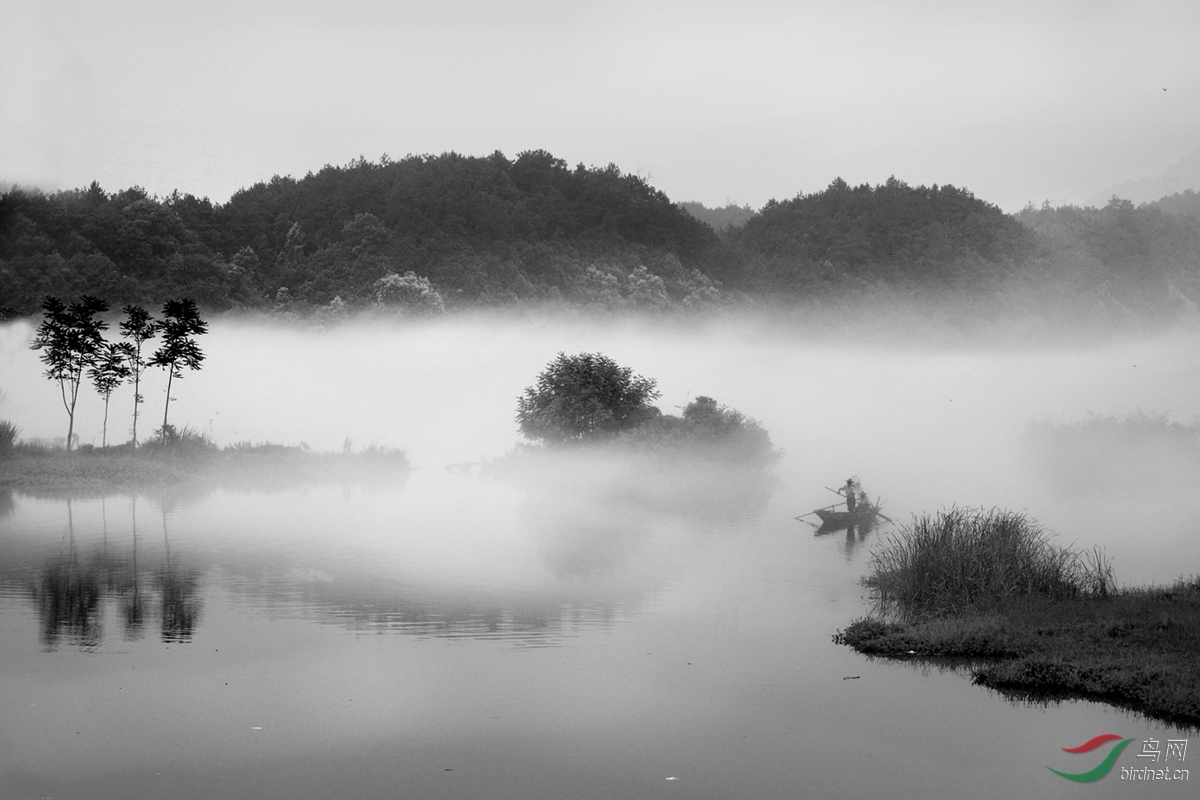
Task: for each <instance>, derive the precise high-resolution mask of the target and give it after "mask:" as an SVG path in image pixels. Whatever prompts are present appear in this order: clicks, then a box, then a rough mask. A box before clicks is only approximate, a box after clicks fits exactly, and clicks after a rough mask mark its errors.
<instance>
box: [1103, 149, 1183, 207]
mask: <svg viewBox="0 0 1200 800" xmlns="http://www.w3.org/2000/svg"><path fill="white" fill-rule="evenodd" d="M1189 189H1191V190H1193V191H1200V149H1196V150H1193V151H1192V152H1191V153H1189V154H1188V155H1186V156H1184V157H1183V158H1182V159H1180V160H1179V161H1176V162H1175V163H1174V164H1172V165H1170V166H1169V167H1167V168H1166V169H1164V170H1163V171H1162V174H1160V175H1150V176H1147V177H1145V178H1137V179H1135V180H1128V181H1125V182H1124V183H1119V184H1116V185H1114V186H1112V187H1111V188H1109V189H1106V190H1104V191H1103V192H1100V193H1099V194H1096V195H1093V196H1092V198H1091V199H1089V200H1088V201H1087V202H1086V203H1085V204H1084V205H1088V206H1095V207H1096V208H1102V207H1103V206H1104V205H1105V204H1106V203H1108V201H1109V200H1110V199H1111V198H1112V197H1114V196H1116V197H1119V198H1121V199H1122V200H1129V201H1130V202H1132V203H1135V204H1139V205H1140V204H1141V203H1153V202H1154V201H1156V200H1159V199H1160V198H1164V197H1167V196H1168V195H1173V194H1178V193H1180V192H1186V191H1187V190H1189Z"/></svg>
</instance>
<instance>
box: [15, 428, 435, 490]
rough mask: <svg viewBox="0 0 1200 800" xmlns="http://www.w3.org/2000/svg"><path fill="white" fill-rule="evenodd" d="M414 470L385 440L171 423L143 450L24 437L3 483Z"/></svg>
mask: <svg viewBox="0 0 1200 800" xmlns="http://www.w3.org/2000/svg"><path fill="white" fill-rule="evenodd" d="M411 469H412V466H411V464H410V463H409V461H408V457H407V455H406V453H405V451H404V450H402V449H399V448H393V447H386V446H383V445H375V444H373V445H371V446H370V447H367V448H365V449H364V450H362V451H361V452H359V453H345V452H340V453H314V452H312V451H311V450H310V449H309V448H308V446H307V445H305V444H303V443H301V444H300V445H296V446H292V445H281V444H273V443H270V442H263V443H252V442H248V441H243V442H237V443H235V444H232V445H229V446H227V447H224V448H221V447H218V446H217V444H216V443H215V442H213V440H212V439H211V437H209V436H208V435H207V434H205V433H203V432H202V431H200V430H198V429H196V428H193V427H190V426H185V427H183V428H180V429H176V428H174V427H173V426H168V428H167V431H166V434H165V435H164V433H163V431H162V430H159V431H156V432H155V433H154V435H153V436H152V438H151V439H150V440H148V441H146V442H144V443H143V444H142V445H141V446H140V447H138V448H137V449H134V448H133V447H132V446H131V445H129V444H124V445H117V446H111V447H97V448H81V449H80V450H78V451H74V452H70V453H68V452H66V451H65V450H63V449H62V448H55V447H50V446H44V445H39V444H37V443H33V444H29V443H25V442H19V443H18V444H17V446H16V448H15V449H14V452H13V455H12V457H10V458H6V459H3V460H0V487H4V486H7V487H14V488H20V489H23V490H27V491H30V490H31V491H45V492H50V493H59V494H61V493H70V492H72V491H83V492H97V491H103V490H106V489H112V488H122V489H127V488H135V487H149V486H162V485H172V484H174V485H180V484H187V485H192V486H195V487H197V488H204V487H215V486H226V485H229V486H236V487H239V488H244V487H250V488H254V487H267V488H281V487H285V486H291V485H296V484H297V483H303V482H307V481H325V480H343V479H347V480H353V481H355V482H373V481H388V480H393V479H394V478H395V477H396V476H397V474H398V473H405V472H407V471H409V470H411Z"/></svg>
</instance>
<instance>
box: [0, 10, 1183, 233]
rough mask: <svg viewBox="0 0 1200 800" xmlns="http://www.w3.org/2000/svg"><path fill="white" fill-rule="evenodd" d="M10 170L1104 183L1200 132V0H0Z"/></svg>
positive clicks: (983, 192)
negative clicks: (509, 164) (605, 171)
mask: <svg viewBox="0 0 1200 800" xmlns="http://www.w3.org/2000/svg"><path fill="white" fill-rule="evenodd" d="M0 19H3V23H2V24H0V76H2V80H0V181H7V182H14V181H15V182H20V183H37V184H39V185H42V186H45V187H47V188H70V187H80V186H86V185H87V184H89V183H90V182H91V181H93V180H97V181H99V182H100V184H101V186H103V187H104V188H105V189H106V190H109V191H115V190H118V189H123V188H126V187H129V186H133V185H139V186H142V187H144V188H145V189H147V190H148V191H150V192H151V193H154V194H159V195H164V194H168V193H170V192H171V191H172V190H173V189H179V190H180V191H181V192H190V193H192V194H196V195H200V196H207V197H209V198H211V199H212V200H214V201H216V202H224V201H226V200H227V199H228V198H229V196H230V195H231V194H232V193H233V192H235V191H237V190H238V189H239V188H242V187H246V186H250V185H252V184H254V183H255V182H257V181H260V180H266V179H269V178H270V177H271V176H272V175H275V174H280V175H294V176H296V177H300V176H303V175H304V174H305V173H306V172H308V171H310V170H311V171H316V170H319V169H320V168H321V167H322V165H324V164H345V163H346V162H348V161H349V160H351V159H353V158H356V157H358V156H359V155H362V156H365V157H366V158H368V159H369V160H372V161H375V160H378V159H379V157H380V156H381V155H382V154H383V153H387V154H389V155H390V156H392V157H393V158H400V157H402V156H404V155H407V154H410V153H413V154H421V153H441V152H445V151H449V150H455V151H457V152H460V153H464V154H468V155H486V154H488V153H491V152H493V151H495V150H500V151H502V152H504V153H505V154H506V155H509V156H515V155H516V154H517V153H519V152H520V151H522V150H529V149H537V148H541V149H545V150H549V151H550V152H552V153H554V154H555V155H556V156H558V157H560V158H562V159H564V160H566V161H567V162H568V163H569V164H571V165H572V166H573V165H575V164H577V163H581V162H582V163H584V164H587V165H596V166H603V165H605V164H608V163H610V162H612V163H615V164H617V165H618V166H619V167H620V168H621V169H623V170H625V171H627V172H637V173H639V174H641V175H642V176H644V177H646V178H648V179H649V180H650V181H651V183H653V184H654V185H655V186H657V187H658V188H660V189H662V190H663V191H665V192H666V193H667V194H668V195H669V196H670V197H671V198H672V199H674V200H699V201H701V202H704V203H705V204H707V205H710V206H711V205H723V204H725V203H726V202H736V203H738V204H747V203H748V204H750V205H752V206H754V207H756V208H757V207H759V206H761V205H762V204H763V203H764V202H765V201H767V200H768V199H770V198H777V199H784V198H789V197H792V196H794V195H796V194H797V193H798V192H812V191H817V190H820V189H822V188H824V187H825V186H827V185H828V184H829V182H830V181H831V180H832V179H833V178H835V177H837V176H841V177H843V178H844V179H846V180H847V181H849V182H850V183H853V184H857V183H862V182H868V183H872V184H874V183H879V182H882V181H883V180H886V179H887V177H888V176H889V175H893V174H894V175H895V176H896V177H898V178H900V179H902V180H905V181H907V182H908V183H910V184H914V185H915V184H931V183H939V184H944V183H952V184H954V185H957V186H963V187H966V188H968V189H970V190H972V191H973V192H974V193H975V194H976V196H978V197H981V198H983V199H985V200H988V201H991V202H994V203H996V204H998V205H1000V206H1001V207H1002V208H1004V209H1005V210H1008V211H1015V210H1017V209H1019V208H1020V207H1021V206H1022V205H1024V204H1025V203H1026V202H1027V201H1035V202H1038V203H1040V202H1041V201H1042V200H1045V199H1049V200H1051V201H1052V202H1055V203H1065V202H1075V203H1079V202H1083V201H1085V200H1087V199H1088V198H1091V197H1092V196H1094V195H1095V194H1096V193H1097V192H1100V191H1104V190H1105V189H1106V188H1107V187H1110V186H1112V185H1113V184H1114V183H1117V182H1120V181H1124V180H1128V179H1131V178H1139V177H1144V176H1147V175H1154V174H1158V173H1161V172H1162V170H1163V169H1164V167H1166V166H1168V165H1170V164H1172V163H1174V162H1176V161H1178V160H1179V159H1181V158H1182V157H1184V156H1185V155H1187V154H1189V153H1190V152H1192V151H1193V150H1196V149H1197V148H1200V2H1197V0H1169V1H1167V2H1154V1H1153V0H1149V1H1148V0H1136V2H1126V1H1121V2H1096V1H1095V0H1091V1H1089V2H1056V1H1055V0H1033V1H1031V2H1026V1H1025V0H1018V1H1017V2H1012V1H1011V0H1010V1H1009V2H995V1H994V0H993V1H992V2H987V3H972V2H966V0H951V1H950V2H941V1H940V0H917V2H912V1H911V0H906V1H904V2H899V1H898V0H891V1H889V2H846V1H843V2H823V3H809V2H795V1H793V2H767V1H766V0H739V2H736V3H735V2H729V3H717V2H705V0H687V1H686V2H675V1H674V0H671V1H670V2H605V0H591V2H586V3H584V2H569V1H568V0H545V1H544V0H517V1H515V2H504V1H503V0H458V1H456V0H433V1H431V2H421V3H412V2H383V1H382V0H379V1H377V0H339V1H338V2H316V1H315V0H287V1H286V2H284V1H283V0H262V1H259V0H235V1H231V0H205V2H196V0H191V1H190V2H177V1H176V0H135V1H134V2H120V3H118V2H106V1H105V0H87V1H86V2H84V1H81V2H55V1H54V0H37V2H26V0H0Z"/></svg>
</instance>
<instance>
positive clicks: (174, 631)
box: [157, 503, 200, 642]
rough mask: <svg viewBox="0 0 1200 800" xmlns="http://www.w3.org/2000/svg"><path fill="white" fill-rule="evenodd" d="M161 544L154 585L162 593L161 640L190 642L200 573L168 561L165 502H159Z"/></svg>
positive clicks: (195, 620) (197, 615) (197, 614)
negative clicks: (163, 560)
mask: <svg viewBox="0 0 1200 800" xmlns="http://www.w3.org/2000/svg"><path fill="white" fill-rule="evenodd" d="M162 532H163V544H164V546H165V548H166V550H165V552H166V564H165V566H164V567H163V568H162V569H160V570H159V572H158V580H157V584H158V588H159V591H160V592H161V594H162V613H161V618H162V640H163V641H164V642H190V641H191V640H192V633H193V632H194V631H195V629H196V624H197V623H198V622H199V619H200V598H199V597H198V596H197V586H198V584H199V576H200V573H199V571H198V570H196V569H194V568H186V567H180V566H179V564H178V562H177V563H175V564H172V563H171V537H170V535H169V534H168V532H167V506H166V503H163V506H162Z"/></svg>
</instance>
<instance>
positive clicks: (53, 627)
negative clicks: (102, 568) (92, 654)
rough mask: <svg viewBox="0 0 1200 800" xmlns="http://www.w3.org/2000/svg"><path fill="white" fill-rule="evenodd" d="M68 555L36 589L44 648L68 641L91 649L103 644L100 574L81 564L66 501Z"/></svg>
mask: <svg viewBox="0 0 1200 800" xmlns="http://www.w3.org/2000/svg"><path fill="white" fill-rule="evenodd" d="M65 546H66V549H65V552H64V551H61V550H60V551H59V554H58V556H57V557H55V558H54V559H53V560H51V561H50V562H49V563H47V565H46V567H45V569H43V570H42V575H41V580H40V581H39V582H38V584H37V586H36V588H35V589H34V596H35V599H36V601H37V607H38V616H39V618H40V620H41V623H42V625H41V638H42V646H43V647H45V649H47V650H55V649H57V648H58V644H59V641H60V640H61V639H63V638H66V639H67V641H69V642H70V643H72V644H76V645H78V646H79V647H82V648H84V649H92V648H95V647H97V646H99V644H100V638H101V625H100V598H101V595H102V593H101V587H100V579H99V574H98V573H97V571H96V570H94V569H89V568H85V567H83V566H82V565H81V564H80V561H79V551H78V548H77V547H76V544H75V518H74V512H73V510H72V508H71V501H70V500H68V501H67V538H66V542H65Z"/></svg>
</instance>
